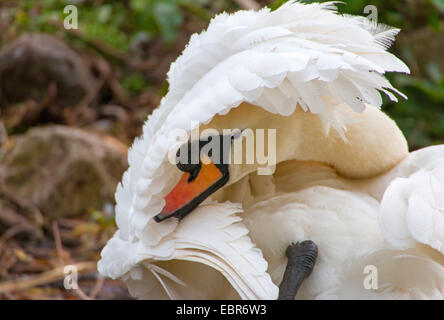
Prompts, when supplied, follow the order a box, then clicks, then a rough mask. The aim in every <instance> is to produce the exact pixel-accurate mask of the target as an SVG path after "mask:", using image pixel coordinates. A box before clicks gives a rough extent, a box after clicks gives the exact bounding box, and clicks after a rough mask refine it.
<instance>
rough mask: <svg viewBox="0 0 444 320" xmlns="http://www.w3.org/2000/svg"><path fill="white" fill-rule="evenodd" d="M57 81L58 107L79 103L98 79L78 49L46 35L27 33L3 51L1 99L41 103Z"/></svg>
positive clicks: (1, 53) (11, 101)
mask: <svg viewBox="0 0 444 320" xmlns="http://www.w3.org/2000/svg"><path fill="white" fill-rule="evenodd" d="M53 84H55V88H56V97H55V99H53V100H54V101H56V103H57V105H58V106H75V105H77V104H78V103H79V102H80V101H81V100H82V99H83V98H84V97H85V96H86V95H88V94H90V93H91V90H92V89H93V87H94V78H93V76H92V75H91V73H90V71H89V69H88V67H87V66H86V64H85V63H84V61H83V60H82V58H81V56H80V55H78V54H77V53H76V52H75V51H74V50H72V49H70V48H69V47H68V46H67V45H66V44H65V43H64V42H63V41H62V40H60V39H58V38H56V37H53V36H50V35H45V34H39V33H33V34H25V35H23V36H22V37H20V38H19V39H17V40H15V41H13V42H11V43H10V44H8V45H6V46H5V47H4V48H3V50H2V51H1V52H0V101H2V104H4V105H9V104H15V103H19V102H23V101H25V100H35V101H36V102H37V103H40V102H41V101H42V100H44V98H45V97H46V96H47V93H48V89H49V88H50V86H51V85H53Z"/></svg>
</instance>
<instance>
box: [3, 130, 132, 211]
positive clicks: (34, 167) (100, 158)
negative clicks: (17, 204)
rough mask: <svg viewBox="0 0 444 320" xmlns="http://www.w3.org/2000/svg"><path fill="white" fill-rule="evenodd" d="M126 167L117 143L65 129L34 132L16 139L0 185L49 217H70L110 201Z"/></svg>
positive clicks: (124, 154) (124, 150) (6, 157)
mask: <svg viewBox="0 0 444 320" xmlns="http://www.w3.org/2000/svg"><path fill="white" fill-rule="evenodd" d="M126 168H127V148H126V146H124V145H123V144H121V143H120V142H119V141H118V140H116V139H114V138H112V137H110V136H104V135H99V134H96V133H92V132H88V131H84V130H81V129H74V128H70V127H64V126H51V127H44V128H35V129H32V130H30V131H28V132H27V133H26V134H25V135H23V136H19V137H17V138H16V139H15V141H14V145H13V147H12V148H11V150H9V151H7V152H6V154H5V155H4V158H3V161H2V164H1V165H0V184H1V187H2V188H3V189H4V190H7V191H8V193H10V194H13V195H14V196H15V198H17V199H22V200H24V201H26V202H29V203H31V204H33V205H35V206H36V207H38V208H39V209H40V211H41V212H42V214H43V215H44V216H49V217H52V218H56V217H57V218H60V217H74V216H79V215H82V214H85V213H88V212H90V211H91V210H92V209H96V210H102V209H103V208H104V206H106V205H107V204H109V203H114V192H115V189H116V186H117V183H118V182H119V181H120V179H121V178H122V174H123V172H124V170H125V169H126Z"/></svg>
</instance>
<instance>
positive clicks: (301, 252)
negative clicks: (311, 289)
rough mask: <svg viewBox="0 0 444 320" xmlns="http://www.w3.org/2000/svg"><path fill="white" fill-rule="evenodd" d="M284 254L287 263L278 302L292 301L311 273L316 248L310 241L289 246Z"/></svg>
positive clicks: (316, 252) (316, 254) (316, 253)
mask: <svg viewBox="0 0 444 320" xmlns="http://www.w3.org/2000/svg"><path fill="white" fill-rule="evenodd" d="M285 254H286V255H287V258H288V263H287V268H286V269H285V273H284V278H283V279H282V282H281V285H280V286H279V297H278V300H293V299H294V297H295V296H296V293H297V292H298V289H299V287H300V286H301V284H302V282H303V281H304V280H305V279H306V278H307V277H308V276H309V275H310V273H311V272H312V271H313V267H314V264H315V262H316V258H317V256H318V247H317V246H316V244H315V243H314V242H313V241H311V240H306V241H301V242H298V243H292V244H291V245H289V246H288V248H287V250H286V251H285Z"/></svg>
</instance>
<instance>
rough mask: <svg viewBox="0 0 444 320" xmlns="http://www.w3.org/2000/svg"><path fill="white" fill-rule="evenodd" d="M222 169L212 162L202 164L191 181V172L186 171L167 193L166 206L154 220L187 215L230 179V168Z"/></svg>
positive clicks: (159, 220)
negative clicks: (224, 170)
mask: <svg viewBox="0 0 444 320" xmlns="http://www.w3.org/2000/svg"><path fill="white" fill-rule="evenodd" d="M222 171H223V170H221V167H220V166H216V165H215V164H214V163H213V162H210V163H208V164H204V163H202V164H201V168H200V171H199V173H198V175H197V177H196V178H195V179H194V180H192V181H191V182H189V177H190V173H188V172H186V173H184V174H183V175H182V177H181V179H180V180H179V182H178V183H177V184H176V186H175V187H174V188H173V189H172V190H171V191H170V192H169V193H168V194H167V195H166V197H165V202H166V203H165V206H164V207H163V209H162V211H161V212H160V213H159V214H158V215H156V216H155V217H154V220H155V221H156V222H161V221H163V220H165V219H167V218H169V217H172V216H175V217H177V218H179V219H182V218H183V217H185V216H186V215H187V214H188V213H190V212H191V211H192V210H193V209H194V208H196V207H197V206H198V205H199V204H200V203H201V202H203V201H204V200H205V199H206V198H207V197H208V196H209V195H211V194H212V193H214V192H215V191H216V190H217V189H219V188H220V187H222V186H223V185H224V184H225V183H226V182H227V181H228V170H226V173H223V172H222Z"/></svg>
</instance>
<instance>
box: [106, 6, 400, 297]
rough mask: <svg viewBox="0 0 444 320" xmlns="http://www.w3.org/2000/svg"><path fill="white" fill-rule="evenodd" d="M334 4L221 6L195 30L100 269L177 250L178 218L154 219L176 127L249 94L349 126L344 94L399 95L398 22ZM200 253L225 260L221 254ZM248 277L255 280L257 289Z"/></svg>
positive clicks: (361, 97)
mask: <svg viewBox="0 0 444 320" xmlns="http://www.w3.org/2000/svg"><path fill="white" fill-rule="evenodd" d="M335 10H336V8H335V5H334V3H323V4H318V3H313V4H310V5H304V4H301V3H297V2H295V1H289V2H287V3H286V4H284V5H283V6H282V7H281V8H279V9H278V10H276V11H273V12H270V10H269V9H268V8H265V9H262V10H260V11H257V12H254V11H239V12H237V13H235V14H226V13H223V14H220V15H218V16H216V17H215V18H214V19H213V20H212V21H211V22H210V25H209V27H208V29H207V30H206V31H205V32H202V33H201V34H199V35H197V34H194V35H193V36H192V37H191V39H190V42H189V44H188V45H187V47H186V49H185V50H184V52H183V53H182V55H181V56H180V57H179V58H178V59H177V60H176V62H174V63H173V64H172V65H171V68H170V71H169V72H168V81H169V84H170V88H169V92H168V94H167V95H166V96H165V98H163V99H162V101H161V104H160V106H159V108H157V109H156V110H155V111H154V112H153V113H152V114H151V115H150V116H149V117H148V120H147V121H146V123H145V125H144V128H143V136H142V137H140V138H138V139H136V141H135V142H134V144H133V146H132V148H131V149H130V150H129V156H128V158H129V165H130V167H129V169H128V171H127V172H126V173H125V174H124V177H123V179H122V183H121V184H119V186H118V188H117V191H116V202H117V206H116V222H117V225H118V227H119V231H118V232H117V233H116V234H115V236H114V238H113V239H111V240H110V242H109V243H108V244H107V246H106V247H105V248H104V250H103V252H102V260H101V261H100V262H99V271H100V272H101V273H102V274H105V275H108V276H111V277H113V278H116V277H122V276H125V277H126V276H127V274H128V272H129V271H130V270H131V269H132V268H133V267H136V266H137V265H138V264H140V263H141V262H143V261H150V259H151V260H153V259H154V260H155V259H164V260H165V259H174V258H177V257H178V254H179V253H178V252H179V251H180V250H178V249H177V243H175V241H176V239H175V238H174V237H173V234H174V233H175V232H178V230H179V229H180V224H177V223H175V222H173V221H170V222H167V221H166V222H165V223H162V224H156V223H154V222H153V220H152V219H151V218H152V217H153V216H154V215H156V214H157V213H158V212H159V211H160V208H162V207H163V205H164V200H163V199H162V195H164V194H165V192H166V190H168V189H169V188H170V186H171V182H172V181H174V178H175V176H174V174H175V173H174V172H173V170H167V166H168V163H167V153H168V150H170V148H171V147H172V146H173V145H174V143H175V142H174V141H169V140H168V134H169V132H171V130H172V129H179V128H180V129H185V130H186V131H187V132H190V131H191V130H192V129H193V128H194V127H196V126H197V125H198V124H199V123H207V122H208V121H210V120H211V119H212V118H213V117H214V116H215V115H216V114H225V113H227V112H228V111H229V110H230V109H231V108H234V107H237V106H238V105H239V104H240V103H241V102H243V101H248V102H251V103H253V104H256V105H258V106H261V107H263V108H264V109H266V110H268V111H269V112H273V113H279V114H281V115H284V116H285V115H289V114H291V113H292V112H293V111H294V110H295V108H296V107H297V105H299V106H301V107H302V108H303V109H304V110H306V111H310V112H313V113H317V114H320V115H321V119H323V121H325V122H326V125H325V128H326V130H327V131H328V129H329V128H330V125H331V126H332V127H333V128H335V129H336V130H338V131H339V132H340V133H341V132H342V130H343V129H344V126H343V125H341V123H338V119H337V118H336V116H335V115H334V112H325V113H324V114H323V113H322V112H323V111H324V110H325V109H327V108H325V104H326V103H328V104H330V105H329V108H328V109H332V108H334V105H333V104H336V103H339V102H340V101H341V100H343V101H345V102H346V103H347V104H349V106H350V107H351V108H353V109H354V110H356V111H358V112H361V111H362V110H363V109H364V102H366V103H369V104H372V105H374V106H375V107H379V105H380V104H381V99H380V97H379V92H378V91H382V92H385V93H386V94H387V95H389V97H390V98H391V99H396V97H395V96H394V95H393V93H392V91H393V92H397V91H396V90H395V89H394V88H393V87H392V86H391V84H390V83H389V82H388V81H387V80H386V79H385V78H384V73H385V72H387V71H397V72H409V70H408V68H407V66H406V65H405V64H404V63H402V62H401V61H400V60H398V59H397V58H396V57H394V56H393V55H391V54H390V53H388V52H386V51H385V49H386V47H387V46H388V44H389V43H390V42H391V41H392V40H393V37H394V35H395V34H396V33H397V30H395V29H387V28H385V27H384V28H383V29H379V28H376V27H375V25H374V24H372V23H371V22H369V21H367V20H366V19H361V18H356V17H350V16H341V15H339V14H337V13H336V11H335ZM330 115H331V117H330ZM190 123H193V127H190ZM195 215H196V214H195V213H193V216H195ZM209 241H210V240H209ZM243 241H246V240H243ZM187 245H189V244H187ZM207 245H208V243H207ZM211 250H218V248H212V249H211ZM252 250H253V249H250V250H248V251H246V252H244V253H239V254H238V255H237V258H236V259H240V261H242V259H247V260H248V259H250V258H251V257H253V256H254V257H255V259H256V260H260V257H259V256H258V253H255V254H253V253H252V252H256V251H254V250H253V251H252ZM247 256H248V257H250V258H247ZM184 257H185V256H184ZM198 258H199V259H207V262H208V263H211V264H212V265H217V260H214V261H212V262H210V261H209V258H208V257H206V256H202V255H199V257H198ZM190 259H191V258H190ZM193 259H197V258H193ZM212 259H213V256H212ZM219 259H220V257H219ZM228 262H229V261H226V262H225V263H228ZM236 263H240V264H241V265H242V263H241V262H239V261H238V262H236ZM262 263H263V262H262ZM227 265H228V264H227ZM227 265H226V266H227ZM220 269H221V270H223V267H220ZM226 272H227V273H226V274H227V277H228V278H230V277H231V278H232V279H234V277H235V276H234V273H233V272H239V269H238V268H236V270H230V271H226ZM230 272H231V273H233V275H232V276H231V275H230ZM248 277H249V276H247V274H244V273H242V274H239V278H238V279H240V280H230V281H232V282H233V283H236V286H237V288H239V290H242V292H244V296H248V297H250V296H256V297H274V295H275V294H276V288H275V287H273V285H272V283H271V282H270V281H268V280H267V279H268V278H267V277H266V276H265V275H264V274H261V276H260V277H262V278H260V279H261V280H257V279H256V280H252V279H250V278H248ZM254 281H256V282H257V283H256V284H254ZM242 286H244V287H242ZM245 286H247V287H248V286H251V288H253V287H254V288H255V290H254V292H251V291H248V290H247V289H245ZM261 286H262V287H261ZM261 288H262V289H263V290H262V289H261ZM256 290H257V291H256Z"/></svg>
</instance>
